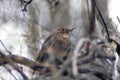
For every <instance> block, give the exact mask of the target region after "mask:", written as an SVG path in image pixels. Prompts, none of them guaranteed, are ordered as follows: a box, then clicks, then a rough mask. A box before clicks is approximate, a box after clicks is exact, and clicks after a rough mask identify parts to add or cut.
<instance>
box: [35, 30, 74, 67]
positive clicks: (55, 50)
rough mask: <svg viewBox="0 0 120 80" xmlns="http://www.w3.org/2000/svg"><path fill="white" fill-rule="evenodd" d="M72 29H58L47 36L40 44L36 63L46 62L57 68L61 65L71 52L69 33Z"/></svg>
mask: <svg viewBox="0 0 120 80" xmlns="http://www.w3.org/2000/svg"><path fill="white" fill-rule="evenodd" d="M73 29H74V28H72V29H68V28H60V29H57V31H56V32H54V33H53V34H51V35H50V36H48V37H47V38H46V40H45V41H44V43H43V44H42V47H41V50H40V52H39V54H38V57H37V61H38V62H40V63H45V62H47V63H49V64H53V65H55V66H57V67H58V66H59V65H61V64H62V63H63V62H64V60H65V59H66V58H67V56H68V54H69V52H70V50H71V39H70V32H71V31H72V30H73Z"/></svg>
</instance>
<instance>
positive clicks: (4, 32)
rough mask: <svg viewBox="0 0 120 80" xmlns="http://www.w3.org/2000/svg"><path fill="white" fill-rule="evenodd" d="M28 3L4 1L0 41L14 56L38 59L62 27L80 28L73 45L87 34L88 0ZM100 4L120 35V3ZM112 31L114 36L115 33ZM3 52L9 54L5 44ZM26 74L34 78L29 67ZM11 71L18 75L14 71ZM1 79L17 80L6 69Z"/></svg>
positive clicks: (1, 1) (0, 71) (34, 0)
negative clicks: (52, 34)
mask: <svg viewBox="0 0 120 80" xmlns="http://www.w3.org/2000/svg"><path fill="white" fill-rule="evenodd" d="M28 1H30V0H0V40H1V41H2V42H3V43H4V45H5V46H6V48H7V49H8V50H9V51H10V52H12V54H16V55H20V56H24V57H26V58H29V59H31V60H35V59H36V57H37V55H38V52H39V50H40V47H41V44H42V43H43V41H44V39H45V38H46V37H47V36H49V35H50V34H51V33H52V32H54V31H55V30H56V29H58V28H60V27H68V28H71V27H75V28H76V29H75V30H74V31H73V32H72V41H73V44H75V43H76V42H77V40H78V39H79V38H81V37H85V36H86V35H87V31H88V29H89V27H88V12H87V11H88V9H87V7H89V5H88V4H87V3H86V1H87V0H31V1H32V2H31V3H30V4H28V5H27V6H26V2H28ZM52 1H53V2H52ZM88 2H89V1H88ZM96 2H97V4H98V6H99V8H100V10H101V13H102V14H103V16H104V18H105V21H106V23H108V25H110V29H112V28H117V30H118V32H120V22H119V21H118V19H117V16H118V17H120V10H119V7H120V0H96ZM25 6H26V7H25ZM89 10H91V9H90V8H89ZM97 18H98V20H97V22H96V23H97V25H98V26H101V25H102V23H101V21H100V20H99V17H97ZM111 25H112V26H111ZM113 26H115V27H113ZM98 28H99V27H98ZM100 29H102V27H100ZM110 32H111V34H112V31H111V30H110ZM101 34H102V33H101V32H100V31H99V32H98V33H97V35H99V36H101ZM0 50H1V51H2V52H4V53H5V54H6V55H7V54H8V53H7V52H6V50H5V48H4V47H3V45H1V44H0ZM20 66H23V65H20ZM23 71H24V72H25V74H26V75H27V76H28V77H29V78H31V70H30V69H29V68H27V67H24V68H23ZM11 72H12V73H13V74H18V73H17V72H16V71H14V70H11ZM6 76H7V77H6ZM0 77H1V79H0V80H2V79H3V80H14V78H13V76H11V75H10V74H9V73H8V72H7V71H6V69H4V68H3V67H2V66H1V67H0ZM17 79H18V80H21V76H20V75H18V76H17Z"/></svg>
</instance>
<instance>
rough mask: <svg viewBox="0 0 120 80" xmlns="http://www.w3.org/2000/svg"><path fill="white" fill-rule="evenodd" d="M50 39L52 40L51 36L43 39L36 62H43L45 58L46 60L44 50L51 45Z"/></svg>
mask: <svg viewBox="0 0 120 80" xmlns="http://www.w3.org/2000/svg"><path fill="white" fill-rule="evenodd" d="M51 38H52V35H50V36H48V37H47V39H45V41H44V43H43V44H42V47H41V49H40V52H39V54H38V57H37V59H36V61H39V62H43V60H45V58H47V56H48V53H47V50H46V49H47V47H49V46H50V44H51Z"/></svg>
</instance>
